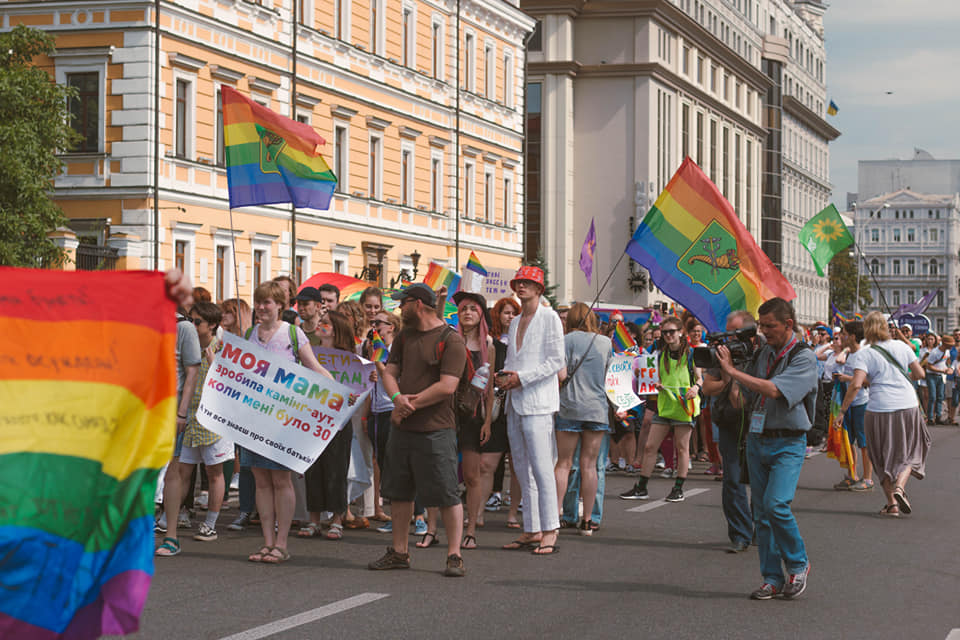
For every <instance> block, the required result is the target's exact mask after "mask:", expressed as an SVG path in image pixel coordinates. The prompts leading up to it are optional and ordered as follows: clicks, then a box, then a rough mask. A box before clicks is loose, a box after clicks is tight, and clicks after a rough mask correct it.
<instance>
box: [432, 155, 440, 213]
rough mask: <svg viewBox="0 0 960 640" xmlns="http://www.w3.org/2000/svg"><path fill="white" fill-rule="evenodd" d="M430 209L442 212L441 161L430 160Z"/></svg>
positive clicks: (436, 159)
mask: <svg viewBox="0 0 960 640" xmlns="http://www.w3.org/2000/svg"><path fill="white" fill-rule="evenodd" d="M430 208H431V209H432V210H433V211H443V159H442V158H440V157H439V156H433V157H432V158H430Z"/></svg>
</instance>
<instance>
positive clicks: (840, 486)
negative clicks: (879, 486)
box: [833, 476, 856, 491]
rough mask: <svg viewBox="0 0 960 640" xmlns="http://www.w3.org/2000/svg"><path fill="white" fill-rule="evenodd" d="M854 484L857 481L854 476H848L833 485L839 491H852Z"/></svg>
mask: <svg viewBox="0 0 960 640" xmlns="http://www.w3.org/2000/svg"><path fill="white" fill-rule="evenodd" d="M854 484H856V481H855V480H853V478H851V477H849V476H846V477H844V479H843V480H841V481H840V482H838V483H837V484H835V485H833V488H834V489H836V490H837V491H850V490H851V489H852V487H853V485H854Z"/></svg>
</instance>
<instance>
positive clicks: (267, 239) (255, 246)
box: [250, 233, 278, 286]
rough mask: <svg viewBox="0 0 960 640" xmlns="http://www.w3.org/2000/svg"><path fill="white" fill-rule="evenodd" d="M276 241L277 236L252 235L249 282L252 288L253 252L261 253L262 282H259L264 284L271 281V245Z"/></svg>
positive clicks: (253, 281)
mask: <svg viewBox="0 0 960 640" xmlns="http://www.w3.org/2000/svg"><path fill="white" fill-rule="evenodd" d="M277 239H278V236H272V235H267V234H262V233H254V234H253V235H252V236H251V238H250V282H251V283H252V285H253V286H256V282H255V280H254V278H253V268H254V263H255V262H256V260H254V253H253V252H254V251H263V274H262V275H263V280H262V281H261V282H266V281H267V280H272V279H273V268H272V266H273V265H272V264H271V262H272V258H273V243H274V242H275V241H276V240H277Z"/></svg>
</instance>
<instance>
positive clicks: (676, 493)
mask: <svg viewBox="0 0 960 640" xmlns="http://www.w3.org/2000/svg"><path fill="white" fill-rule="evenodd" d="M664 500H666V501H667V502H683V489H681V488H680V487H674V488H673V489H671V490H670V495H668V496H667V497H666V498H664Z"/></svg>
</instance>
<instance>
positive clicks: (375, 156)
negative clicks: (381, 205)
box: [367, 136, 383, 200]
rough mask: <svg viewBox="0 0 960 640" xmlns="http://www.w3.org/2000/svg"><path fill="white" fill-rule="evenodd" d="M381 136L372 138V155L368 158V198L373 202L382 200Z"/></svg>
mask: <svg viewBox="0 0 960 640" xmlns="http://www.w3.org/2000/svg"><path fill="white" fill-rule="evenodd" d="M381 146H382V145H381V140H380V136H370V153H369V158H368V162H369V165H368V168H369V172H368V174H367V189H368V190H369V193H368V196H369V197H370V198H371V199H373V200H381V199H382V198H381V190H380V180H381V176H382V174H381V171H382V167H381V157H382V156H381V154H382V153H383V150H382V148H381Z"/></svg>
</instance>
